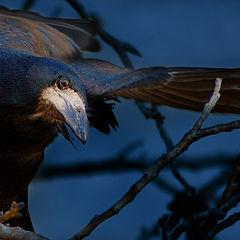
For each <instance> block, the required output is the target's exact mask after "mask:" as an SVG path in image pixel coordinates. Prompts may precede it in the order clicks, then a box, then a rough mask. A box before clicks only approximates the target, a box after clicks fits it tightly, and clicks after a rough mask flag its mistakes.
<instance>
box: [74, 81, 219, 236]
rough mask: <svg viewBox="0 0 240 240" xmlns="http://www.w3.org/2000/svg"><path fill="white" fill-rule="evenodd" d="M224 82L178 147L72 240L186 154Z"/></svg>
mask: <svg viewBox="0 0 240 240" xmlns="http://www.w3.org/2000/svg"><path fill="white" fill-rule="evenodd" d="M221 82H222V80H221V79H220V78H217V79H216V81H215V88H214V92H213V94H212V97H211V98H210V100H209V102H208V103H206V104H205V106H204V110H203V112H202V114H201V115H200V117H199V119H198V120H197V122H196V123H195V124H194V126H193V128H192V129H191V130H190V131H189V132H188V133H187V134H186V135H185V136H184V137H183V138H182V140H181V141H180V142H179V143H178V144H177V145H176V147H175V148H174V149H173V150H172V151H171V152H169V153H168V154H166V155H163V156H162V157H161V158H159V159H157V161H156V162H155V164H154V165H153V166H152V167H151V168H150V169H149V170H147V171H146V173H145V174H144V175H143V176H142V177H141V178H140V179H139V180H138V181H137V182H136V183H135V184H133V185H132V186H131V187H130V189H129V190H128V192H127V193H126V194H125V195H124V196H123V197H122V198H121V199H120V200H119V201H118V202H117V203H115V204H114V205H113V206H112V207H110V208H109V209H107V210H106V211H105V212H103V213H102V214H100V215H96V216H95V217H94V218H93V219H92V220H91V221H90V222H89V223H88V224H87V225H86V226H85V227H84V228H82V230H81V231H80V232H78V233H77V234H75V235H74V236H73V237H72V238H71V240H79V239H83V238H85V237H86V236H88V235H89V234H90V233H91V232H92V231H93V230H94V229H95V228H96V227H97V226H99V225H100V224H101V223H102V222H104V221H105V220H107V219H109V218H111V217H112V216H114V215H116V214H118V213H119V211H120V210H121V209H122V208H124V207H125V206H126V205H127V204H129V203H130V202H132V201H133V200H134V199H135V197H136V196H137V195H138V194H139V193H140V192H141V191H142V190H143V189H144V187H145V186H147V185H148V184H149V183H150V182H151V181H152V180H153V179H154V178H155V177H156V176H158V174H159V173H160V171H161V170H162V169H163V168H164V167H165V166H166V165H168V164H169V163H170V162H172V161H173V160H174V159H175V158H176V157H177V156H179V155H180V154H181V153H182V152H184V151H185V150H186V149H187V148H188V147H189V146H190V145H191V144H192V143H193V142H194V138H195V135H196V134H197V132H198V130H199V129H200V128H201V126H202V124H203V122H204V121H205V120H206V118H207V117H208V115H209V114H210V111H211V110H212V109H213V107H214V106H215V104H216V102H217V101H218V99H219V97H220V94H219V91H220V87H221Z"/></svg>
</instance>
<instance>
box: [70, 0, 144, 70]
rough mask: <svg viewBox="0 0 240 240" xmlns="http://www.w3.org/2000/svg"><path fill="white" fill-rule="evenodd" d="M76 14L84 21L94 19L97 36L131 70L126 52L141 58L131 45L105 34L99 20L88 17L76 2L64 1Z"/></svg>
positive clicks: (71, 0)
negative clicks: (96, 26) (96, 24)
mask: <svg viewBox="0 0 240 240" xmlns="http://www.w3.org/2000/svg"><path fill="white" fill-rule="evenodd" d="M66 1H67V2H68V3H69V4H70V5H71V6H72V7H73V8H74V9H75V10H76V11H77V12H78V14H79V15H80V16H81V17H82V18H83V19H86V20H90V19H94V20H96V22H97V23H98V24H99V26H98V29H97V34H98V35H99V36H100V38H101V39H102V40H103V41H104V42H106V43H107V44H108V45H109V46H111V47H112V48H113V49H114V50H115V52H116V53H117V54H118V56H119V57H120V59H121V61H122V63H123V65H124V66H125V67H128V68H133V65H132V63H131V61H130V59H129V57H128V55H127V52H129V53H132V54H135V55H137V56H141V54H140V53H139V52H138V51H137V49H136V48H135V47H133V46H132V45H131V44H129V43H126V42H122V41H120V40H118V39H117V38H115V37H113V36H112V35H111V34H109V33H108V32H106V31H105V30H104V29H103V28H102V27H101V24H100V20H99V18H97V17H93V16H90V15H89V14H88V13H87V12H86V11H85V9H84V7H83V5H81V4H80V3H79V2H78V1H77V0H66Z"/></svg>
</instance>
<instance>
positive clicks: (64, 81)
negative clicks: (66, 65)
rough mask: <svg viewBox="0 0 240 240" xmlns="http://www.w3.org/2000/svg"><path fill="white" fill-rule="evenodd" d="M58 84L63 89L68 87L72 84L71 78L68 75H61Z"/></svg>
mask: <svg viewBox="0 0 240 240" xmlns="http://www.w3.org/2000/svg"><path fill="white" fill-rule="evenodd" d="M57 86H58V88H59V89H61V90H64V89H67V88H69V86H70V80H69V79H68V78H67V77H63V76H61V77H59V79H58V80H57Z"/></svg>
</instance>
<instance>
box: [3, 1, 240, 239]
mask: <svg viewBox="0 0 240 240" xmlns="http://www.w3.org/2000/svg"><path fill="white" fill-rule="evenodd" d="M81 2H82V3H83V4H84V6H85V7H86V10H87V11H89V12H92V13H96V14H97V15H98V16H99V17H100V18H101V19H102V22H103V26H104V28H105V30H107V31H109V32H110V33H112V34H113V35H114V36H116V37H117V38H119V39H121V40H124V41H128V42H130V43H131V44H133V45H134V46H135V47H136V48H137V49H138V50H139V51H140V52H141V53H142V55H143V57H142V58H138V57H134V56H131V60H132V61H133V63H134V66H135V67H143V66H153V65H156V66H157V65H163V66H204V67H239V66H240V47H239V44H240V14H239V10H240V2H239V1H237V0H234V1H220V0H218V1H204V0H203V1H186V0H183V1H178V0H176V1H163V0H162V1H157V0H148V1H144V0H131V1H129V0H128V1H127V0H121V1H120V0H118V1H114V0H101V1H96V0H95V1H94V0H88V1H81ZM22 3H23V1H20V0H8V1H3V0H1V1H0V4H1V5H4V6H5V7H8V8H20V7H21V6H22ZM33 10H34V11H36V12H38V13H40V14H42V15H45V16H53V15H58V16H59V17H66V18H67V17H68V18H76V17H78V15H77V13H76V12H75V11H74V10H73V9H72V8H71V7H70V6H69V5H68V4H67V3H66V2H65V1H64V0H51V1H50V0H48V1H45V0H39V1H36V4H35V5H34V6H33ZM84 55H85V56H87V57H94V58H95V57H97V58H101V59H105V60H108V61H111V62H113V63H115V64H119V65H121V63H120V61H119V59H118V57H117V56H116V54H115V53H114V52H113V51H112V49H111V48H110V47H109V46H106V45H103V49H102V52H100V53H98V54H92V53H88V54H84ZM122 102H123V103H122V104H117V106H116V107H115V113H116V116H117V118H118V120H119V123H120V128H119V129H118V131H117V132H112V133H111V134H110V135H108V136H105V135H104V134H101V133H98V132H97V131H95V130H94V129H90V136H89V139H88V143H87V144H86V145H85V146H83V145H81V144H80V143H77V141H75V142H76V145H77V148H78V151H76V150H75V149H74V148H73V147H72V146H71V145H70V144H69V143H68V142H66V141H65V140H64V139H63V137H61V136H60V137H58V139H56V140H55V141H54V143H53V144H52V145H51V146H50V147H49V148H48V149H47V151H46V155H45V160H44V165H50V164H64V163H78V162H80V161H83V160H88V159H91V160H94V161H99V160H101V159H104V157H108V156H114V154H115V153H118V152H119V151H120V150H121V149H122V148H123V147H125V146H126V145H127V144H129V143H132V142H133V141H136V140H142V141H143V145H142V146H141V147H140V148H139V149H138V150H136V151H135V152H134V153H133V156H136V157H137V156H139V154H145V155H146V157H149V161H153V160H154V159H155V158H157V157H158V156H160V155H161V154H162V153H164V152H165V151H166V150H165V146H164V144H163V142H162V140H161V138H160V137H159V134H158V131H157V129H156V127H155V125H154V123H153V121H150V120H149V121H147V120H145V118H144V117H143V115H142V114H141V113H140V112H139V110H138V109H137V107H136V106H135V104H134V103H133V102H131V101H125V100H123V101H122ZM161 111H162V113H163V114H164V115H165V116H166V121H165V124H164V126H165V127H166V129H167V130H168V133H169V135H170V136H171V138H172V139H173V141H174V143H177V141H178V140H180V138H181V137H182V136H183V134H184V133H185V132H186V131H187V130H189V129H190V128H191V127H192V125H193V124H194V122H195V120H196V119H197V117H198V115H199V114H197V113H192V112H188V111H180V110H175V109H171V108H167V107H161ZM236 119H238V116H229V115H228V116H223V115H212V116H211V117H210V118H209V119H208V120H207V121H206V123H205V126H208V125H212V124H216V123H220V122H227V121H230V120H236ZM216 153H217V154H231V155H237V154H239V131H238V130H237V131H234V132H233V133H224V134H219V135H218V136H211V137H208V138H206V139H202V140H200V141H198V142H197V143H195V144H193V145H192V146H191V147H190V148H189V149H188V150H187V151H186V153H184V156H211V155H214V154H216ZM182 173H183V176H184V177H185V178H186V179H187V180H188V182H189V183H191V184H192V185H193V186H198V185H199V184H201V183H203V182H206V181H207V180H208V179H209V178H210V176H214V175H216V174H217V173H218V169H216V170H214V169H213V170H209V171H199V172H188V171H183V172H182ZM161 175H162V176H164V178H165V179H167V180H168V181H171V182H172V183H173V184H175V185H176V186H177V187H178V188H179V189H182V187H181V186H180V184H179V183H178V182H177V181H176V180H175V179H174V178H173V177H172V175H171V174H168V173H167V172H163V173H161ZM140 176H141V173H140V172H138V171H136V172H135V171H132V172H129V171H127V172H126V173H119V174H110V173H108V174H96V175H89V176H77V177H76V176H75V177H67V178H62V177H59V178H53V179H50V180H49V179H48V180H41V181H40V180H36V181H34V182H32V184H31V186H30V213H31V216H32V220H33V224H34V227H35V230H36V231H37V232H38V233H41V234H42V235H45V236H47V237H49V238H51V239H58V240H61V239H66V238H67V237H70V236H71V235H72V234H73V233H76V232H77V231H78V230H80V228H81V227H83V226H84V225H85V224H86V223H87V222H88V221H89V220H90V219H91V218H92V217H93V216H94V215H95V214H97V213H101V212H102V211H104V210H105V209H107V208H108V207H110V206H111V205H112V204H113V203H115V202H116V201H117V200H118V199H119V198H120V197H121V196H122V195H123V194H124V193H125V192H126V191H127V190H128V188H129V187H130V186H131V184H133V183H134V182H135V181H136V180H137V179H138V178H139V177H140ZM223 177H225V178H226V176H223ZM170 199H171V196H170V195H168V194H166V193H165V192H163V191H160V190H159V188H157V187H156V186H155V185H154V184H151V185H149V186H147V187H146V189H145V190H144V191H143V192H142V193H140V194H139V196H138V197H137V198H136V199H135V201H134V202H133V203H131V204H130V205H129V206H127V207H126V208H125V209H123V210H122V211H121V212H120V214H119V215H117V216H115V217H113V218H112V219H110V220H108V221H106V222H105V223H104V224H102V225H101V226H100V227H99V228H98V229H96V230H95V231H94V232H93V233H92V235H91V236H90V237H89V238H88V239H94V240H101V239H116V240H120V239H121V240H122V239H129V240H131V239H136V237H137V236H138V235H139V230H140V228H141V227H143V226H145V227H148V226H151V225H152V224H153V223H154V222H156V221H157V219H158V217H160V216H161V215H162V214H163V213H167V211H168V210H167V209H166V205H167V203H168V201H169V200H170ZM238 228H239V223H237V224H235V226H234V227H232V228H230V229H228V230H225V231H224V232H222V233H220V234H219V235H218V239H227V238H228V239H237V238H238V237H237V235H236V234H237V233H238V234H239V230H238Z"/></svg>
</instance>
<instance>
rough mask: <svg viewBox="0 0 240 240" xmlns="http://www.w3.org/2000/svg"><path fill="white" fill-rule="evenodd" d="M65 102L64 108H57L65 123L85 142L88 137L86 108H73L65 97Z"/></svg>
mask: <svg viewBox="0 0 240 240" xmlns="http://www.w3.org/2000/svg"><path fill="white" fill-rule="evenodd" d="M80 101H81V100H80ZM65 104H66V105H65V106H64V108H62V109H61V110H59V112H60V113H61V114H62V115H63V117H64V119H65V122H66V124H67V125H68V126H69V127H70V128H71V129H72V131H73V133H74V134H75V136H76V137H77V138H78V139H79V140H80V141H81V142H82V143H83V144H85V143H86V142H87V137H88V118H87V113H86V109H85V108H81V109H80V108H74V107H73V105H72V104H71V102H70V101H68V100H67V99H65Z"/></svg>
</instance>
